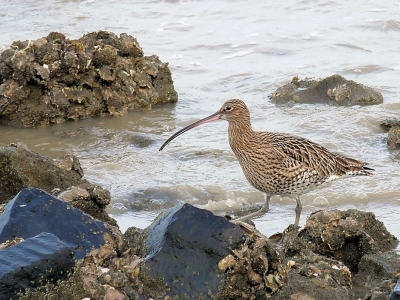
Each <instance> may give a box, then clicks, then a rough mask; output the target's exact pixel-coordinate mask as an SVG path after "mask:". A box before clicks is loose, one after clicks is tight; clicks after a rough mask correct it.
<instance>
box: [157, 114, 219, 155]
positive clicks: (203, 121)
mask: <svg viewBox="0 0 400 300" xmlns="http://www.w3.org/2000/svg"><path fill="white" fill-rule="evenodd" d="M221 116H222V115H221V113H220V112H219V111H217V112H216V113H215V114H212V115H211V116H208V117H207V118H204V119H201V120H200V121H197V122H194V123H193V124H190V125H188V126H186V127H185V128H182V129H181V130H179V131H178V132H176V133H175V134H173V135H172V136H171V137H170V138H169V139H168V140H166V141H165V143H164V144H163V145H162V146H161V147H160V149H159V150H158V151H161V150H162V149H164V147H165V146H167V145H168V143H169V142H170V141H172V140H173V139H174V138H176V137H177V136H179V135H181V134H182V133H184V132H186V131H188V130H190V129H192V128H195V127H197V126H200V125H203V124H205V123H209V122H212V121H216V120H219V119H220V118H221Z"/></svg>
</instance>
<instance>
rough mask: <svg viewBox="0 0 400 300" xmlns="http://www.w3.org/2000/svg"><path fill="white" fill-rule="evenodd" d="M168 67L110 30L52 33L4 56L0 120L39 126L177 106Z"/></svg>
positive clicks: (11, 48) (1, 55)
mask: <svg viewBox="0 0 400 300" xmlns="http://www.w3.org/2000/svg"><path fill="white" fill-rule="evenodd" d="M177 99H178V96H177V93H176V91H175V90H174V86H173V81H172V78H171V72H170V70H169V68H168V64H167V63H163V62H161V61H160V60H159V58H158V57H157V56H155V55H153V56H144V55H143V50H142V48H141V47H140V45H139V43H138V42H137V40H136V39H135V38H134V37H132V36H130V35H127V34H124V33H123V34H120V35H119V36H117V35H116V34H114V33H111V32H107V31H98V32H91V33H87V34H85V35H84V36H83V37H81V38H80V39H77V40H70V39H68V38H66V37H65V35H63V34H62V33H58V32H51V33H50V34H49V35H48V36H47V37H44V38H40V39H38V40H30V41H22V42H21V41H16V42H14V43H13V44H11V45H10V46H9V47H7V48H6V49H5V50H3V51H1V52H0V122H2V123H4V124H9V125H14V126H21V127H37V126H43V125H49V124H52V123H62V122H65V121H66V120H78V119H82V118H87V117H92V116H98V115H104V114H108V115H121V114H123V113H125V112H126V111H127V110H136V109H140V108H151V107H152V106H153V105H156V104H160V103H166V102H176V101H177Z"/></svg>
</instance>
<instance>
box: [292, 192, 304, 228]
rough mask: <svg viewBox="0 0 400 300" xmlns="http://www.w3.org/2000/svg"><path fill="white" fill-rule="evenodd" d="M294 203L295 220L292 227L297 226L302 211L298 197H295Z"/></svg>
mask: <svg viewBox="0 0 400 300" xmlns="http://www.w3.org/2000/svg"><path fill="white" fill-rule="evenodd" d="M296 202H297V205H296V209H295V210H294V211H295V212H296V219H295V221H294V227H297V226H299V222H300V214H301V211H302V210H303V204H301V201H300V196H296Z"/></svg>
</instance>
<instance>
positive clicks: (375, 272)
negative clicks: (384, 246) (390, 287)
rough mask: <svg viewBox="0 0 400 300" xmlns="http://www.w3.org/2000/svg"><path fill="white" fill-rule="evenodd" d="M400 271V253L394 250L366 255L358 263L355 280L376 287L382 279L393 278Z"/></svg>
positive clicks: (363, 284)
mask: <svg viewBox="0 0 400 300" xmlns="http://www.w3.org/2000/svg"><path fill="white" fill-rule="evenodd" d="M399 271H400V255H399V254H397V253H396V252H394V251H388V252H378V253H374V254H367V255H364V256H363V257H362V258H361V260H360V263H359V264H358V272H357V274H355V276H354V282H356V283H357V284H358V285H362V286H367V287H370V288H372V287H375V286H378V285H379V283H380V282H381V281H382V279H388V278H393V277H394V276H395V275H396V274H397V273H398V272H399Z"/></svg>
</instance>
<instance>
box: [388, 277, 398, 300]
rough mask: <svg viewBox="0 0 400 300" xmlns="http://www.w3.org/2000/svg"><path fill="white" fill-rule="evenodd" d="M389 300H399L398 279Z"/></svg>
mask: <svg viewBox="0 0 400 300" xmlns="http://www.w3.org/2000/svg"><path fill="white" fill-rule="evenodd" d="M389 300H400V279H399V281H397V284H396V286H395V287H394V289H393V293H392V294H391V295H390V299H389Z"/></svg>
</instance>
